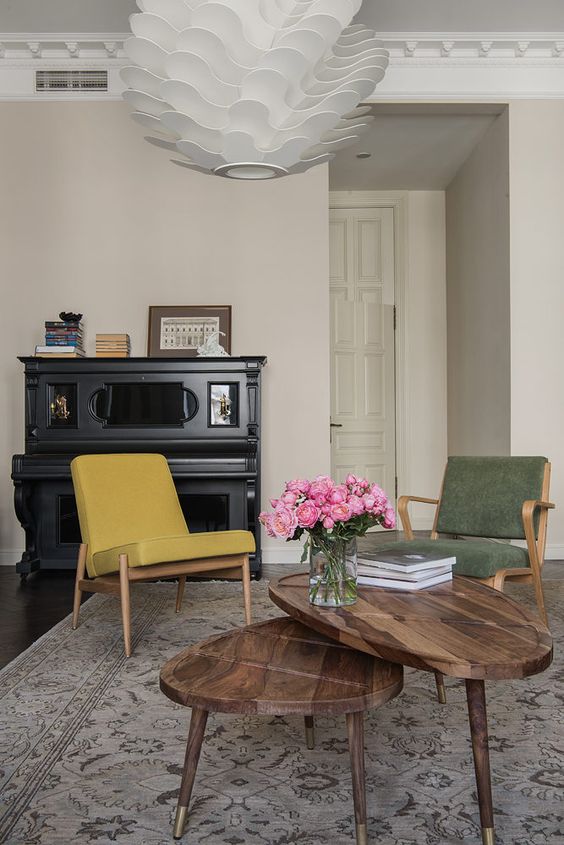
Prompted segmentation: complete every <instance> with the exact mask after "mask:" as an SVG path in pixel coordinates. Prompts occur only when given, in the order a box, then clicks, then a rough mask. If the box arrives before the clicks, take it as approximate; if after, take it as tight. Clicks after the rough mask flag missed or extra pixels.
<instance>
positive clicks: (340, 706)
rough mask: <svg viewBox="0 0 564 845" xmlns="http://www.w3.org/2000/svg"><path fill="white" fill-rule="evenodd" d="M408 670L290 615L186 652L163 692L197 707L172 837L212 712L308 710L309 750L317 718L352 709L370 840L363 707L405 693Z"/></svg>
mask: <svg viewBox="0 0 564 845" xmlns="http://www.w3.org/2000/svg"><path fill="white" fill-rule="evenodd" d="M402 687H403V669H402V667H401V666H399V665H397V664H394V663H388V662H387V661H384V660H380V659H379V658H377V657H373V656H371V655H368V654H363V653H362V652H358V651H354V650H353V649H350V648H348V647H347V646H345V645H342V644H341V643H336V642H334V641H333V640H330V639H329V638H327V637H325V636H323V635H322V634H318V633H315V632H314V631H312V630H310V629H309V628H306V627H305V626H304V625H302V624H301V623H299V622H296V621H295V620H293V619H289V618H288V617H283V618H279V619H272V620H270V621H268V622H260V623H258V624H256V625H249V626H248V627H246V628H236V629H235V630H233V631H229V632H228V633H226V634H220V635H219V636H215V637H212V638H211V639H209V640H205V641H204V642H202V643H198V644H197V645H195V646H191V647H190V648H188V649H186V650H185V651H183V652H181V653H180V654H179V655H177V656H176V657H173V658H172V660H169V661H168V663H166V664H165V666H164V667H163V669H162V671H161V690H162V691H163V692H164V694H165V695H166V696H168V698H170V699H171V700H172V701H175V702H176V703H177V704H183V705H187V706H189V707H192V718H191V721H190V731H189V735H188V744H187V747H186V757H185V760H184V771H183V774H182V781H181V786H180V795H179V798H178V806H177V810H176V820H175V824H174V837H175V839H180V837H181V836H182V834H183V832H184V828H185V825H186V821H187V818H188V806H189V803H190V797H191V794H192V787H193V785H194V778H195V776H196V768H197V766H198V760H199V757H200V750H201V747H202V740H203V738H204V731H205V728H206V722H207V718H208V713H210V712H211V713H243V714H254V715H257V714H264V715H277V716H283V715H290V714H292V715H296V714H299V715H302V716H304V717H305V727H306V737H307V745H308V748H313V726H314V725H313V719H314V717H315V716H327V715H331V716H335V715H341V714H344V715H346V719H347V729H348V737H349V750H350V756H351V768H352V783H353V799H354V813H355V823H356V841H357V845H367V842H368V838H367V830H366V790H365V780H364V718H363V717H364V711H365V710H369V709H370V708H372V707H380V706H381V705H382V704H385V703H386V702H387V701H389V700H390V699H392V698H394V697H395V696H396V695H398V693H400V692H401V689H402Z"/></svg>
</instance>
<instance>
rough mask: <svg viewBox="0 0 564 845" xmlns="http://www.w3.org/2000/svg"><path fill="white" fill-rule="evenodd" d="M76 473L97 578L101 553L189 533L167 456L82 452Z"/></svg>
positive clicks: (90, 568)
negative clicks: (97, 557) (119, 547)
mask: <svg viewBox="0 0 564 845" xmlns="http://www.w3.org/2000/svg"><path fill="white" fill-rule="evenodd" d="M71 474H72V481H73V485H74V492H75V496H76V504H77V508H78V519H79V522H80V533H81V535H82V542H83V543H86V544H87V545H88V557H87V559H86V568H87V570H88V574H89V575H90V576H91V577H92V576H93V574H94V569H93V566H92V555H94V554H96V552H101V551H104V550H106V549H112V548H114V547H115V546H124V545H127V544H128V543H138V542H140V541H141V540H151V539H153V538H156V537H170V536H178V535H181V534H187V533H188V527H187V525H186V520H185V519H184V514H183V513H182V509H181V507H180V502H179V501H178V496H177V493H176V488H175V486H174V481H173V480H172V475H171V474H170V470H169V468H168V464H167V462H166V458H165V457H163V455H79V457H77V458H75V459H74V460H73V461H72V462H71Z"/></svg>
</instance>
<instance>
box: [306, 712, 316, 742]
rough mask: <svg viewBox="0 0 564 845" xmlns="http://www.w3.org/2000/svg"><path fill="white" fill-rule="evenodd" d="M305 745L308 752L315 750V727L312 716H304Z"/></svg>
mask: <svg viewBox="0 0 564 845" xmlns="http://www.w3.org/2000/svg"><path fill="white" fill-rule="evenodd" d="M304 722H305V735H306V745H307V747H308V749H309V750H310V751H312V750H313V749H314V748H315V727H314V722H313V716H304Z"/></svg>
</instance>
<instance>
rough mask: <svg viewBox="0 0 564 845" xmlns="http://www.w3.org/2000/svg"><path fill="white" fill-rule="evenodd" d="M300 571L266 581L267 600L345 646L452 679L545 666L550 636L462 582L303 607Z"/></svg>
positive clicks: (511, 604)
mask: <svg viewBox="0 0 564 845" xmlns="http://www.w3.org/2000/svg"><path fill="white" fill-rule="evenodd" d="M307 587H308V576H307V574H303V573H300V574H296V575H287V576H285V577H283V578H280V579H278V580H277V581H273V582H272V583H271V585H270V589H269V593H270V598H271V599H272V601H273V602H274V603H275V604H276V605H277V606H278V607H280V608H281V609H282V610H284V611H286V613H288V614H289V615H290V616H292V617H293V618H294V619H297V620H299V621H300V622H302V623H303V624H304V625H307V626H309V627H310V628H312V629H314V630H315V631H318V632H319V633H321V634H324V635H325V636H327V637H331V638H333V639H335V640H337V641H338V642H340V643H343V644H344V645H347V646H350V647H351V648H356V649H359V650H360V651H363V652H366V653H368V654H373V655H375V656H377V657H380V658H382V659H384V660H389V661H392V662H394V663H401V664H403V665H404V666H411V667H414V668H416V669H423V670H429V671H439V672H442V673H443V674H445V675H450V676H452V677H456V678H473V679H482V680H488V679H492V680H494V679H509V678H524V677H526V676H528V675H534V674H536V673H537V672H542V671H543V670H544V669H546V668H547V666H549V665H550V663H551V662H552V637H551V635H550V632H549V630H548V629H547V628H546V627H545V626H544V624H543V623H542V622H541V620H540V619H539V618H538V617H537V616H536V615H535V614H534V613H533V612H532V611H530V610H528V609H527V608H525V607H523V606H522V605H521V604H518V603H517V602H516V601H514V600H513V599H511V598H509V597H508V596H506V595H504V594H503V593H500V592H498V591H496V590H493V589H492V588H491V587H486V586H484V585H483V584H480V583H478V582H477V581H474V580H472V579H469V578H463V577H455V578H454V579H453V580H452V582H449V583H446V584H440V585H438V586H436V587H430V588H428V589H426V590H420V591H418V592H417V593H416V594H415V593H408V592H401V591H399V590H390V589H382V588H378V587H360V586H359V590H358V601H357V602H356V604H353V605H350V606H349V607H343V608H338V609H333V608H320V607H314V606H313V605H310V603H309V600H308V589H307Z"/></svg>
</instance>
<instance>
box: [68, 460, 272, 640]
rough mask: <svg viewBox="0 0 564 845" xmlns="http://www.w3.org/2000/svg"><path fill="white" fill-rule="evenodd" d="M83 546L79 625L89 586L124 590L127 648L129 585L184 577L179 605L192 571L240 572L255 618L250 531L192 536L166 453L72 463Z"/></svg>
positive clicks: (76, 592)
mask: <svg viewBox="0 0 564 845" xmlns="http://www.w3.org/2000/svg"><path fill="white" fill-rule="evenodd" d="M71 474H72V481H73V485H74V491H75V496H76V503H77V508H78V518H79V522H80V531H81V535H82V544H81V546H80V550H79V554H78V564H77V570H76V582H75V590H74V607H73V621H72V625H73V628H76V627H77V626H78V616H79V611H80V600H81V595H82V593H83V592H94V593H97V592H99V593H112V594H115V595H117V596H119V598H120V601H121V612H122V622H123V636H124V642H125V653H126V655H127V657H129V656H130V655H131V622H130V609H129V584H130V582H131V581H150V580H152V579H155V578H172V577H178V578H179V581H178V592H177V598H176V611H177V612H178V611H179V610H180V606H181V602H182V595H183V593H184V586H185V583H186V576H187V575H191V574H196V573H203V572H211V571H214V570H234V571H235V572H236V571H237V570H240V574H241V578H242V582H243V597H244V605H245V622H246V624H247V625H248V624H250V622H251V589H250V569H249V553H250V552H253V551H254V550H255V539H254V537H253V535H252V534H251V532H250V531H216V532H209V533H208V532H205V533H197V534H191V533H190V532H189V531H188V527H187V525H186V520H185V519H184V514H183V513H182V509H181V507H180V502H179V501H178V496H177V494H176V488H175V486H174V482H173V480H172V476H171V474H170V470H169V468H168V464H167V461H166V458H164V457H163V455H137V454H131V455H80V456H79V457H77V458H75V459H74V460H73V461H72V463H71Z"/></svg>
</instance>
